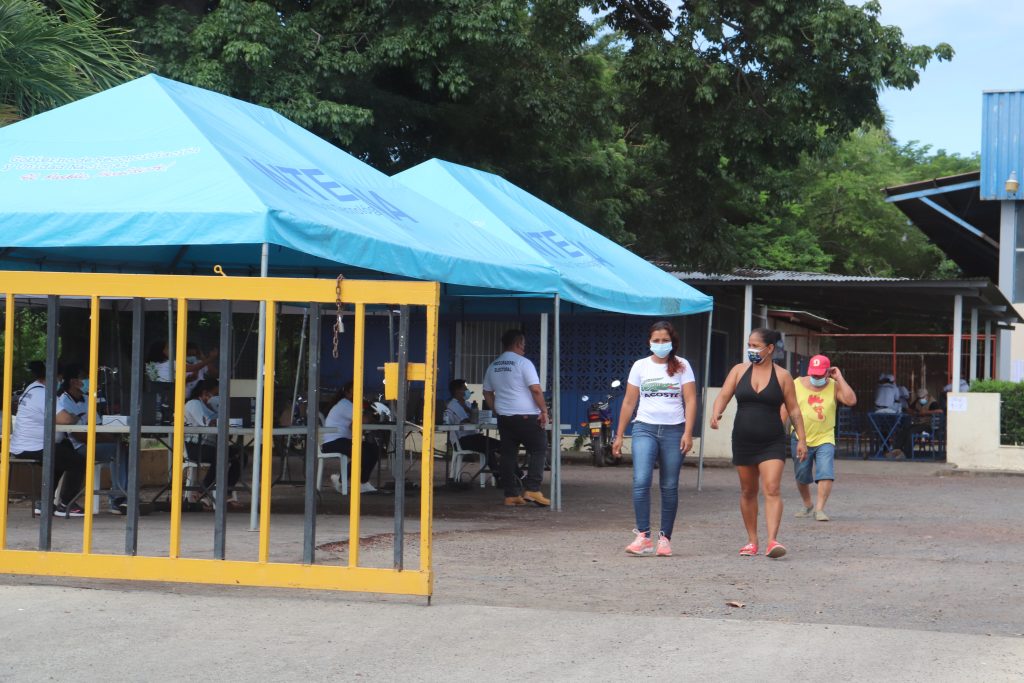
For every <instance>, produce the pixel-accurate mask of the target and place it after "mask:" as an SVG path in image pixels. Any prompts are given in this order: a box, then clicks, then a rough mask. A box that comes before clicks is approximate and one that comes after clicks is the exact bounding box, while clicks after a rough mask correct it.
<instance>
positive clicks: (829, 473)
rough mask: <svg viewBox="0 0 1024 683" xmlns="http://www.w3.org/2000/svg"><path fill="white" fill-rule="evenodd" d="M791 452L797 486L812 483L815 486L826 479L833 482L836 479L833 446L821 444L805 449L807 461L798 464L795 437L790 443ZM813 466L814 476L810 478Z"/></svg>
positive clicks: (834, 450)
mask: <svg viewBox="0 0 1024 683" xmlns="http://www.w3.org/2000/svg"><path fill="white" fill-rule="evenodd" d="M790 449H792V452H793V473H794V474H795V475H796V481H797V483H798V484H810V483H811V482H812V481H813V482H814V483H815V484H817V483H818V482H819V481H824V480H826V479H828V480H829V481H834V480H835V478H836V470H835V459H836V447H835V444H831V443H823V444H821V445H819V446H808V447H807V459H806V460H804V461H803V462H800V460H799V459H797V457H796V437H795V436H794V437H793V438H792V440H791V443H790ZM812 466H813V470H814V475H813V476H811V469H812Z"/></svg>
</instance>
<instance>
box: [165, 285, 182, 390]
mask: <svg viewBox="0 0 1024 683" xmlns="http://www.w3.org/2000/svg"><path fill="white" fill-rule="evenodd" d="M167 360H169V361H171V367H172V368H173V370H172V371H171V376H172V377H173V376H174V374H175V373H177V372H179V371H180V368H175V367H174V302H173V301H172V300H171V299H168V300H167ZM172 381H173V380H172ZM175 407H177V406H175Z"/></svg>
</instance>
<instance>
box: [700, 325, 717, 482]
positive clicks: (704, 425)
mask: <svg viewBox="0 0 1024 683" xmlns="http://www.w3.org/2000/svg"><path fill="white" fill-rule="evenodd" d="M714 314H715V311H714V308H712V309H711V310H710V311H708V335H707V345H706V346H705V347H704V390H703V393H701V395H700V446H699V447H698V449H697V490H698V491H700V490H702V488H703V486H704V442H705V441H706V440H707V439H706V438H705V437H707V434H708V431H707V430H708V422H709V421H708V419H707V414H708V384H709V382H710V377H711V321H712V319H713V318H714Z"/></svg>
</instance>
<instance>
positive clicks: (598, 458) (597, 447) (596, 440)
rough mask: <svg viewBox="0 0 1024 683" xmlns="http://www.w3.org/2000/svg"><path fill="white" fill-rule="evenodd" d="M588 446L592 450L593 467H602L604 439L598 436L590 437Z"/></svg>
mask: <svg viewBox="0 0 1024 683" xmlns="http://www.w3.org/2000/svg"><path fill="white" fill-rule="evenodd" d="M590 447H591V448H592V449H593V452H594V467H604V452H605V444H604V440H603V439H602V438H601V437H599V436H595V437H592V438H591V440H590Z"/></svg>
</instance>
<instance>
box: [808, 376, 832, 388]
mask: <svg viewBox="0 0 1024 683" xmlns="http://www.w3.org/2000/svg"><path fill="white" fill-rule="evenodd" d="M807 379H808V380H809V381H810V383H811V386H812V387H823V386H825V385H826V384H828V377H808V378H807Z"/></svg>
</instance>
